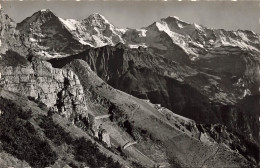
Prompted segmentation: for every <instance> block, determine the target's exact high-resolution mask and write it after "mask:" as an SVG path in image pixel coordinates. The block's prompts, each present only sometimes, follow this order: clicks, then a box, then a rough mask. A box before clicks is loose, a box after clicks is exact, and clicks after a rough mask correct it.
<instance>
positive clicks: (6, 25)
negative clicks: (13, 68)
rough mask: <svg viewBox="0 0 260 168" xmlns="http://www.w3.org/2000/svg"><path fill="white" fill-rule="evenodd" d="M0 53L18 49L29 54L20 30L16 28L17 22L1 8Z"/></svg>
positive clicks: (24, 53) (20, 52) (22, 53)
mask: <svg viewBox="0 0 260 168" xmlns="http://www.w3.org/2000/svg"><path fill="white" fill-rule="evenodd" d="M0 34H1V36H0V46H1V48H0V54H1V55H2V54H4V53H6V51H8V50H13V51H16V52H17V53H19V54H21V55H23V56H25V55H26V54H28V48H27V47H25V45H24V43H23V40H22V39H21V35H20V33H19V31H17V29H16V23H15V22H14V21H13V20H12V19H11V18H10V17H9V16H8V15H7V14H5V12H4V11H3V10H2V9H0Z"/></svg>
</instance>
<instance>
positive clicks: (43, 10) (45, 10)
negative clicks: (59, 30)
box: [41, 9, 49, 12]
mask: <svg viewBox="0 0 260 168" xmlns="http://www.w3.org/2000/svg"><path fill="white" fill-rule="evenodd" d="M47 11H49V9H42V10H41V12H47Z"/></svg>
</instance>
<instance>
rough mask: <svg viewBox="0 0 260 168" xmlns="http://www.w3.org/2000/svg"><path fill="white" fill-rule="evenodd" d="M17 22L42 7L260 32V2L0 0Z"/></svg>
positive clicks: (75, 14)
mask: <svg viewBox="0 0 260 168" xmlns="http://www.w3.org/2000/svg"><path fill="white" fill-rule="evenodd" d="M0 3H1V6H2V9H3V10H4V11H5V13H7V14H8V15H9V16H10V17H11V18H12V19H13V20H15V21H16V22H17V23H19V22H21V21H22V20H23V19H25V18H26V17H28V16H31V15H32V14H33V13H34V12H36V11H38V10H40V9H50V10H51V11H52V12H54V13H55V14H56V15H58V16H59V17H61V18H64V19H79V20H80V19H84V18H87V17H88V16H89V15H90V14H92V13H99V14H102V15H103V16H105V18H106V19H107V20H109V21H110V23H112V24H114V25H115V26H117V27H119V28H126V27H128V28H141V27H146V26H148V25H150V24H152V23H153V22H155V21H157V20H160V19H161V18H166V17H168V16H177V17H179V18H180V19H181V20H183V21H185V22H187V23H197V24H201V25H204V26H207V27H210V28H223V29H226V30H238V29H242V30H252V31H254V32H256V33H258V34H260V24H259V21H260V19H259V18H260V2H259V1H258V2H257V1H250V2H245V1H244V2H243V1H238V2H231V1H222V2H221V1H214V2H207V1H203V2H202V1H197V2H191V1H186V2H184V1H181V2H178V1H166V2H164V1H135V2H133V1H79V2H76V1H49V2H48V1H40V2H39V1H38V2H37V1H23V2H20V1H0Z"/></svg>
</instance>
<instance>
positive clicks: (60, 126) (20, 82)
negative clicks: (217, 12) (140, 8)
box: [0, 9, 260, 167]
mask: <svg viewBox="0 0 260 168" xmlns="http://www.w3.org/2000/svg"><path fill="white" fill-rule="evenodd" d="M0 23H1V24H0V32H1V37H0V38H1V50H0V52H1V62H0V71H1V77H2V78H1V99H0V103H1V106H0V110H1V111H2V112H1V113H0V114H1V115H0V119H1V118H2V119H1V120H3V122H2V123H3V124H2V125H1V126H0V133H1V136H0V155H1V160H2V161H3V162H2V163H1V164H0V165H1V167H8V166H13V167H23V166H21V165H30V166H32V167H46V166H51V167H64V166H68V167H83V166H90V167H97V166H99V167H100V166H105V167H109V166H110V167H115V166H116V167H120V166H121V167H156V166H157V167H160V166H161V167H257V166H259V158H260V157H259V145H260V144H259V141H260V139H259V132H260V130H259V117H260V111H259V110H260V106H259V98H260V95H259V92H260V89H259V86H260V85H259V84H260V43H259V35H257V34H256V33H254V32H252V31H249V30H237V31H226V30H224V29H213V28H208V27H205V26H202V25H197V24H195V23H192V24H191V23H186V22H185V21H182V20H181V19H179V18H178V17H175V16H174V17H171V16H170V17H167V18H162V19H160V20H159V21H156V22H154V23H152V24H151V25H148V26H147V27H143V28H140V29H131V28H118V27H116V26H115V25H113V24H111V23H110V22H109V21H108V20H107V19H106V18H105V17H104V16H102V15H100V14H97V13H95V14H92V15H90V16H89V17H87V18H86V19H83V20H74V19H62V18H60V17H58V16H57V15H56V14H55V13H53V12H52V11H50V10H48V9H43V10H40V11H38V12H36V13H34V14H33V15H32V16H30V17H27V18H26V19H24V20H23V21H22V22H20V23H18V24H16V23H15V22H14V21H13V20H12V19H11V18H10V17H9V16H8V15H7V14H5V13H4V11H3V10H2V9H1V10H0ZM10 104H11V105H10ZM10 106H15V107H16V108H14V109H13V110H11V111H10ZM8 110H9V111H10V112H9V111H8ZM28 111H29V113H30V115H29V117H28V116H27V115H28ZM20 113H21V115H20ZM17 114H18V116H17ZM24 115H26V117H24ZM10 119H12V120H14V121H15V122H11V123H8V122H7V123H5V121H8V120H10ZM44 123H49V124H45V125H44ZM28 125H29V126H28ZM17 127H20V128H22V129H21V130H17ZM28 128H29V129H31V130H33V131H29V132H30V134H29V133H28ZM15 130H17V133H16V131H15ZM19 131H21V132H23V133H20V132H19ZM55 131H56V134H55V133H54V134H53V132H55ZM24 132H25V133H24ZM11 133H12V134H11ZM31 134H32V135H31ZM11 135H12V136H16V137H18V140H17V141H14V140H13V141H10V139H11V140H12V139H13V138H14V137H12V136H11ZM28 136H31V137H33V138H30V137H28ZM28 138H29V139H31V140H32V142H31V143H32V144H34V145H35V146H34V148H31V149H30V148H27V147H26V145H28V144H25V142H24V141H23V140H24V139H28ZM80 138H81V139H80ZM37 139H41V142H42V144H44V145H45V147H46V150H43V151H40V152H39V151H38V150H39V148H38V145H40V146H41V145H42V144H38V143H36V142H35V141H39V140H37ZM12 142H13V143H12ZM82 143H86V144H88V145H86V146H87V148H86V150H84V149H85V148H84V147H80V145H82ZM92 143H93V144H95V145H94V146H93V144H92ZM23 144H24V145H23ZM20 146H24V147H23V148H22V147H20ZM83 146H84V145H83ZM88 147H89V148H90V149H88ZM92 148H95V149H92ZM88 150H92V152H93V155H91V154H89V153H88V152H87V151H88ZM18 151H19V152H18ZM22 151H26V152H27V153H30V154H32V153H33V152H34V153H35V152H36V154H35V156H44V157H43V158H42V159H38V160H37V159H36V161H34V160H35V159H34V160H33V159H32V158H31V157H25V156H24V154H22ZM97 151H98V152H97ZM48 152H51V153H52V154H53V155H50V154H48ZM2 158H4V159H2ZM90 158H91V159H90ZM99 158H103V159H99ZM90 160H92V161H93V160H94V161H93V162H91V161H90Z"/></svg>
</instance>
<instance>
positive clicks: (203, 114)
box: [49, 44, 259, 142]
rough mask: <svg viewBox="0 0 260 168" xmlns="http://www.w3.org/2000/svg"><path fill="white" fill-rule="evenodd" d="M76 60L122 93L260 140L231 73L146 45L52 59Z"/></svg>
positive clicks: (55, 63)
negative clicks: (187, 62) (175, 59)
mask: <svg viewBox="0 0 260 168" xmlns="http://www.w3.org/2000/svg"><path fill="white" fill-rule="evenodd" d="M74 59H82V60H85V61H86V62H87V63H88V64H89V65H90V67H91V68H92V70H94V71H95V72H96V73H97V74H98V75H99V76H100V77H101V78H102V79H103V80H105V81H107V83H108V84H110V85H111V86H113V87H115V88H118V89H120V90H122V91H124V92H127V93H130V94H132V95H134V96H137V97H139V98H143V99H149V100H151V102H153V103H160V104H161V105H162V106H163V107H167V108H169V109H170V110H172V111H173V112H175V113H177V114H180V115H182V116H185V117H188V118H191V119H194V120H195V121H196V122H199V123H204V124H209V123H211V124H212V123H222V124H224V125H227V126H228V127H229V128H230V129H232V130H234V131H237V132H239V133H241V134H246V135H248V136H249V137H250V138H251V139H255V141H256V142H258V140H259V137H258V133H257V132H259V127H258V126H257V125H258V122H257V119H258V117H259V112H252V113H251V112H250V110H244V109H241V108H240V107H239V106H238V105H237V102H239V101H240V100H241V99H243V96H246V95H245V94H244V93H245V87H243V86H241V85H239V84H237V82H236V80H234V79H230V78H229V75H225V74H221V73H217V72H215V71H213V70H212V71H213V72H212V71H208V72H207V73H205V72H203V71H198V70H196V69H193V68H191V67H188V66H185V65H182V64H179V63H176V62H173V61H170V60H168V59H165V58H163V57H158V56H155V55H153V54H151V53H150V52H149V51H147V50H146V49H142V48H140V49H130V48H127V47H126V46H124V45H123V44H118V45H117V46H115V47H110V46H106V47H102V48H96V49H89V50H87V51H85V52H83V53H80V54H78V55H74V56H70V57H66V58H62V59H51V60H49V62H51V63H52V65H53V66H54V67H63V66H64V65H65V64H67V63H69V62H71V61H73V60H74ZM217 75H218V76H217ZM255 106H256V105H255ZM249 114H250V116H249ZM252 118H254V119H253V120H254V123H252ZM238 121H239V122H238ZM240 121H241V122H240ZM241 123H242V124H241Z"/></svg>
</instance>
